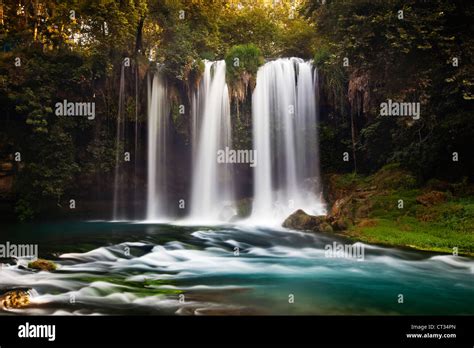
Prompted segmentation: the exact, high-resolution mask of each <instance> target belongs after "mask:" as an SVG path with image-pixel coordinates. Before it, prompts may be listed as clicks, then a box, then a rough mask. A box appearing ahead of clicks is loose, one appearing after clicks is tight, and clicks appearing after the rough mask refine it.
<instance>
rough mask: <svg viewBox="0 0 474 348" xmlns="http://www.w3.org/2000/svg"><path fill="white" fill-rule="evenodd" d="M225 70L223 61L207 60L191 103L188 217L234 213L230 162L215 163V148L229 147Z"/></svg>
mask: <svg viewBox="0 0 474 348" xmlns="http://www.w3.org/2000/svg"><path fill="white" fill-rule="evenodd" d="M225 73H226V66H225V61H217V62H208V61H206V62H205V70H204V76H203V78H202V80H201V84H200V86H199V90H198V93H197V94H196V96H195V98H194V99H195V100H194V102H193V104H195V110H194V112H193V114H194V115H195V116H194V117H195V118H196V119H195V122H193V124H194V126H193V128H194V130H195V132H196V133H195V134H194V135H193V146H194V147H195V148H194V149H193V152H194V155H195V156H194V160H193V175H192V189H191V213H190V219H191V220H195V221H210V222H215V221H222V220H229V219H230V218H231V217H232V216H233V215H235V209H234V208H233V202H234V187H233V180H232V170H231V164H226V163H218V162H217V153H218V151H219V150H224V149H225V147H229V148H230V147H231V122H230V100H229V92H228V88H227V84H226V81H225ZM198 105H199V107H198ZM196 135H197V136H196Z"/></svg>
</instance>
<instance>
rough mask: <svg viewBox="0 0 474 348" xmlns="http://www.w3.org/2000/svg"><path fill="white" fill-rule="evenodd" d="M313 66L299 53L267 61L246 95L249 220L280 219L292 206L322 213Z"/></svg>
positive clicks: (290, 210)
mask: <svg viewBox="0 0 474 348" xmlns="http://www.w3.org/2000/svg"><path fill="white" fill-rule="evenodd" d="M316 82H317V71H316V70H315V69H313V67H312V64H311V63H310V62H305V61H303V60H302V59H299V58H285V59H278V60H275V61H271V62H268V63H266V64H265V65H264V66H262V67H261V68H260V69H259V71H258V73H257V85H256V88H255V90H254V93H253V96H252V98H253V99H252V118H253V142H254V148H255V150H256V151H257V156H258V165H257V166H256V167H255V169H254V201H253V207H252V215H251V220H255V221H259V222H262V223H278V224H279V223H281V222H282V221H283V219H285V218H286V217H287V216H288V215H289V214H291V213H292V212H294V211H295V210H296V209H303V210H305V211H306V212H307V213H309V214H315V215H321V214H324V205H323V204H322V202H321V200H320V199H319V190H320V188H319V185H320V179H319V153H318V140H317V129H316V126H317V105H316V97H317V95H316V92H317V85H316Z"/></svg>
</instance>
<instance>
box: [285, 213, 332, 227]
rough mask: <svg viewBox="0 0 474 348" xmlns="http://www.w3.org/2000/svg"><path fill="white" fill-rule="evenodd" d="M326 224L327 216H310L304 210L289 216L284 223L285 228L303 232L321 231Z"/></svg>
mask: <svg viewBox="0 0 474 348" xmlns="http://www.w3.org/2000/svg"><path fill="white" fill-rule="evenodd" d="M325 222H326V216H313V215H308V214H306V212H305V211H304V210H302V209H298V210H297V211H295V212H294V213H293V214H291V215H290V216H288V217H287V218H286V220H285V221H284V222H283V227H286V228H292V229H295V230H303V231H319V230H320V226H321V224H323V223H325Z"/></svg>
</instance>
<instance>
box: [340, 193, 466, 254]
mask: <svg viewBox="0 0 474 348" xmlns="http://www.w3.org/2000/svg"><path fill="white" fill-rule="evenodd" d="M418 194H420V191H418V190H404V191H396V192H391V193H389V194H387V195H381V196H376V197H373V198H372V204H373V209H372V211H371V212H370V215H369V218H370V223H368V224H365V225H366V226H364V224H359V225H355V226H353V227H352V228H351V229H350V230H349V231H348V232H347V235H348V236H350V237H352V238H355V239H358V240H361V241H364V242H367V243H375V244H384V245H391V246H404V247H410V248H414V249H419V250H430V251H436V252H443V253H452V252H453V248H454V247H457V248H458V252H459V254H460V255H469V256H474V198H472V197H469V198H460V199H453V200H451V201H447V202H445V203H442V204H438V205H435V206H432V207H425V206H422V205H420V204H417V203H416V196H417V195H418ZM398 199H403V200H404V208H403V209H398V207H397V202H398Z"/></svg>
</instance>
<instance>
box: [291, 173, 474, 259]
mask: <svg viewBox="0 0 474 348" xmlns="http://www.w3.org/2000/svg"><path fill="white" fill-rule="evenodd" d="M327 183H328V184H327V187H326V190H327V192H329V194H328V197H327V198H328V203H329V204H328V206H329V207H332V208H331V210H330V213H329V214H328V216H327V217H326V218H325V219H324V221H321V223H316V224H313V226H310V227H309V228H308V226H306V227H305V226H301V224H298V223H295V221H286V222H285V224H286V227H290V228H296V229H310V230H313V231H316V232H319V231H323V232H331V231H332V232H334V233H337V234H340V235H342V236H345V237H348V238H350V239H351V240H354V241H361V242H365V243H370V244H378V245H385V246H394V247H402V248H412V249H417V250H424V251H433V252H440V253H446V254H453V253H456V251H457V253H458V255H465V256H474V198H473V193H474V187H473V185H469V184H467V183H463V182H460V183H448V182H444V181H439V180H431V181H429V182H427V183H426V184H425V185H418V183H417V181H416V179H415V177H414V176H413V175H412V174H411V173H409V172H408V171H406V170H403V169H401V168H400V167H399V166H398V165H396V164H394V165H388V166H385V167H384V168H382V169H381V170H380V171H379V172H377V173H376V174H374V175H371V176H360V175H355V174H332V175H329V176H327ZM299 214H300V215H301V212H299ZM293 220H295V219H293ZM300 221H301V219H300ZM328 224H329V226H328ZM456 248H457V249H456Z"/></svg>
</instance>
